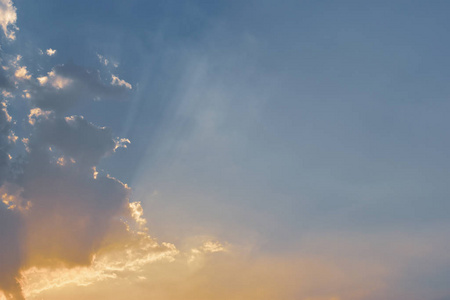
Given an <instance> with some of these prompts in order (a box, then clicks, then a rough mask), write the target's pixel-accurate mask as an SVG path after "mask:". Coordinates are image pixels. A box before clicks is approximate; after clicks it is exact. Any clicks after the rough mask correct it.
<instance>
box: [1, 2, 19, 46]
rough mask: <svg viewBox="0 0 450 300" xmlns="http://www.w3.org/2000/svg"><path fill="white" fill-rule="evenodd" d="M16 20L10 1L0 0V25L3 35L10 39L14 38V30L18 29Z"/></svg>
mask: <svg viewBox="0 0 450 300" xmlns="http://www.w3.org/2000/svg"><path fill="white" fill-rule="evenodd" d="M16 21H17V13H16V8H15V7H14V5H13V3H12V1H11V0H0V26H1V27H2V29H3V33H4V34H5V36H6V37H7V38H8V39H10V40H14V39H15V38H16V35H15V31H16V30H17V29H18V28H17V26H16Z"/></svg>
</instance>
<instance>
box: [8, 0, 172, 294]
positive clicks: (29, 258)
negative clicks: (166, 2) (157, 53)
mask: <svg viewBox="0 0 450 300" xmlns="http://www.w3.org/2000/svg"><path fill="white" fill-rule="evenodd" d="M0 1H1V2H0V22H2V23H1V24H2V26H3V29H4V31H5V34H6V35H7V36H8V38H10V39H13V37H14V32H13V31H9V30H7V29H8V26H13V25H14V23H15V8H14V7H13V6H12V3H11V2H10V1H3V0H0ZM8 13H9V15H8ZM12 13H14V14H13V15H14V18H12ZM7 15H8V16H9V17H8V18H9V19H5V16H7ZM5 24H6V25H5ZM46 52H47V54H48V55H50V56H51V55H54V54H55V52H56V50H52V49H48V50H47V51H46ZM21 58H22V57H21V56H20V55H15V56H14V58H13V59H9V60H5V61H3V60H1V63H2V64H3V65H2V68H0V87H1V88H3V90H2V95H3V96H5V97H8V98H15V97H20V96H24V97H25V98H27V99H29V101H28V102H27V104H29V108H28V109H29V113H28V122H27V123H23V124H22V125H23V127H21V128H20V132H21V135H22V136H21V140H22V141H23V142H24V144H25V149H26V152H25V153H22V154H21V156H19V157H18V159H14V158H13V157H12V156H11V155H10V152H14V151H19V152H20V150H17V149H14V148H12V147H13V146H14V147H16V146H18V145H16V144H15V142H16V140H18V138H19V137H17V136H16V135H15V134H14V133H13V132H12V130H11V126H12V124H15V121H14V118H13V117H12V116H10V115H9V113H8V110H7V104H6V101H2V102H1V110H0V241H1V242H0V298H2V293H3V297H6V299H14V300H18V299H19V300H20V299H25V298H24V297H25V296H24V293H23V292H24V291H23V289H24V287H25V294H26V296H27V297H32V296H33V295H35V294H38V293H40V291H42V290H46V289H49V288H51V287H57V286H64V285H66V284H70V283H76V284H80V285H83V284H90V283H93V282H96V281H99V280H100V281H101V280H103V279H105V278H113V277H115V276H117V274H119V273H121V272H130V271H133V270H137V269H139V268H141V267H142V266H144V265H146V264H148V263H152V262H155V261H160V260H173V257H174V256H176V255H177V254H178V250H177V249H176V248H175V246H173V245H172V244H168V243H158V242H156V240H155V239H153V238H152V237H150V235H149V234H148V229H147V228H146V226H145V224H146V221H145V219H144V217H143V215H142V207H141V206H140V204H139V203H138V202H133V201H130V188H129V187H128V186H127V185H126V184H125V183H122V182H120V181H119V180H117V179H116V178H114V177H112V176H110V175H109V174H107V173H106V172H103V171H101V172H98V171H97V169H96V165H97V164H98V163H99V162H100V160H101V159H102V158H103V157H105V156H107V155H111V154H113V153H114V152H115V151H117V149H118V148H126V147H127V145H128V144H129V143H130V141H129V140H128V139H126V138H119V137H116V136H114V135H113V133H112V131H111V130H110V129H108V128H105V127H100V126H96V125H94V124H93V123H91V122H88V121H87V120H86V119H85V118H84V117H83V116H78V115H71V114H68V113H67V112H68V110H70V109H71V108H73V107H74V106H75V105H77V104H78V103H79V102H81V101H83V100H84V99H86V100H97V99H102V98H108V99H121V98H123V97H125V92H126V91H127V90H128V86H127V85H126V84H118V85H112V84H109V83H106V82H104V81H103V80H102V79H101V77H100V73H99V72H98V71H96V70H89V69H86V68H83V67H80V66H76V65H73V64H64V65H57V66H55V67H53V68H52V69H51V71H49V72H47V73H46V74H45V75H43V76H38V77H37V78H36V79H34V78H33V77H32V76H31V74H29V72H28V69H27V67H26V66H21V65H20V63H19V62H20V60H21ZM10 77H12V78H15V79H16V81H15V89H12V87H14V85H12V84H11V82H10V79H9V78H10ZM120 82H122V81H120ZM120 82H119V83H120ZM123 82H125V81H123ZM6 88H8V89H9V90H8V91H7V90H5V89H6ZM14 103H15V102H14ZM17 108H20V109H22V110H23V109H24V107H23V106H18V107H17ZM20 113H23V111H22V112H20ZM15 126H21V125H20V124H17V125H15ZM44 274H45V275H46V276H44ZM76 274H78V275H76ZM47 275H48V276H47ZM44 277H45V278H46V280H45V281H41V280H40V279H41V278H44Z"/></svg>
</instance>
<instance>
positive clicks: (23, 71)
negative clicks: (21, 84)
mask: <svg viewBox="0 0 450 300" xmlns="http://www.w3.org/2000/svg"><path fill="white" fill-rule="evenodd" d="M14 76H16V78H18V79H21V80H24V79H30V78H31V75H30V74H29V73H28V70H27V67H25V66H22V67H19V68H18V69H17V70H16V72H14Z"/></svg>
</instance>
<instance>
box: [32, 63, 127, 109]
mask: <svg viewBox="0 0 450 300" xmlns="http://www.w3.org/2000/svg"><path fill="white" fill-rule="evenodd" d="M38 80H39V82H40V83H39V84H38V83H30V85H31V87H30V89H29V92H30V95H31V99H32V101H33V103H34V105H35V106H37V107H39V108H42V109H44V110H53V111H55V112H57V113H63V112H65V111H67V110H68V109H69V108H70V107H73V106H74V105H75V104H76V103H78V102H80V101H83V100H93V99H121V98H123V97H125V95H126V94H125V93H126V91H127V87H125V86H120V85H112V84H110V83H105V82H104V81H103V80H102V78H101V77H100V73H99V71H98V70H90V69H86V68H83V67H80V66H77V65H74V64H63V65H58V66H55V67H54V68H53V70H52V71H51V72H49V73H48V74H47V75H45V76H42V77H38Z"/></svg>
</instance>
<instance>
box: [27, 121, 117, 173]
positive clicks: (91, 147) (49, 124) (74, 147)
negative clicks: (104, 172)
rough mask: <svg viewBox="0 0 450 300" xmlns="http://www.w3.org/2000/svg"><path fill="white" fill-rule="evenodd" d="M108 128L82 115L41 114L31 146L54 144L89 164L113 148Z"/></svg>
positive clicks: (89, 165) (83, 162) (52, 145)
mask: <svg viewBox="0 0 450 300" xmlns="http://www.w3.org/2000/svg"><path fill="white" fill-rule="evenodd" d="M116 145H117V143H116V141H115V139H114V138H113V136H112V133H111V130H109V129H108V128H105V127H97V126H95V125H94V124H92V123H90V122H88V121H86V120H85V119H84V118H83V117H82V116H71V117H66V118H62V117H56V116H55V115H54V114H51V115H50V116H46V117H41V118H39V120H38V121H37V122H36V131H35V137H34V139H33V141H32V143H31V144H30V146H31V147H42V146H45V147H48V146H51V147H56V149H58V150H61V151H62V152H63V153H64V154H65V155H67V156H69V157H70V158H73V159H74V160H75V161H77V162H78V163H79V164H81V165H83V166H88V167H92V166H94V165H96V164H97V163H98V162H99V160H100V159H101V158H102V157H103V156H105V155H106V154H109V153H112V152H113V151H114V149H115V148H116Z"/></svg>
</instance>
